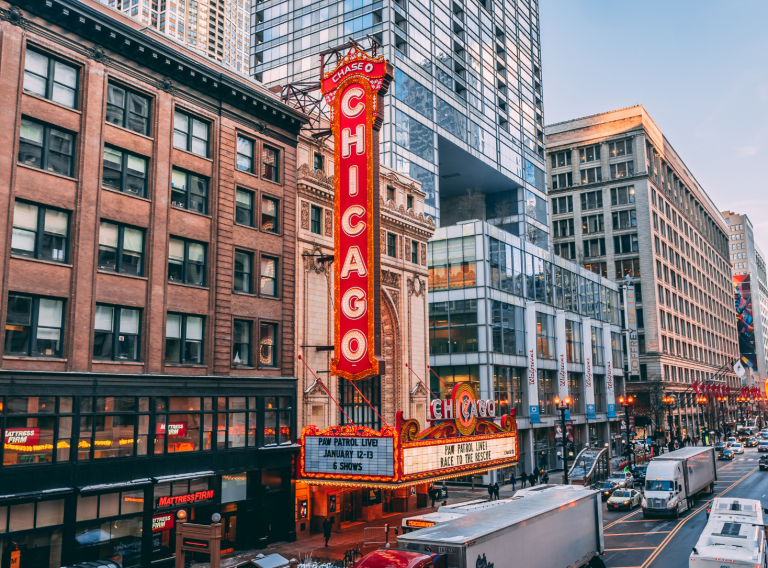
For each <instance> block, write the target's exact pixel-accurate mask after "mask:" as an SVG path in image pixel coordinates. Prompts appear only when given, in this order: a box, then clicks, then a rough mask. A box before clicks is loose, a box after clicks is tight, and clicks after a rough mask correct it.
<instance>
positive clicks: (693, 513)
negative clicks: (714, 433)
mask: <svg viewBox="0 0 768 568" xmlns="http://www.w3.org/2000/svg"><path fill="white" fill-rule="evenodd" d="M756 471H757V468H754V469H753V470H752V471H750V472H748V473H746V474H745V475H744V476H743V477H742V478H741V479H739V480H738V481H734V482H733V484H731V485H730V486H729V487H728V488H727V489H725V490H724V491H723V493H727V492H728V491H730V490H731V489H733V488H734V487H736V486H737V485H738V484H739V483H741V482H742V481H744V480H745V479H746V478H747V477H749V476H750V475H752V474H753V473H754V472H756ZM723 493H721V495H722V494H723ZM711 502H712V499H709V500H707V501H705V502H704V503H703V504H702V505H701V507H699V508H698V509H692V510H691V513H690V514H689V515H688V516H687V517H685V518H684V519H681V521H680V522H679V523H678V524H677V526H676V527H675V528H674V529H673V530H672V531H670V533H669V535H667V537H666V538H665V539H664V540H663V541H662V543H661V544H660V545H659V546H658V547H657V548H656V550H655V551H654V552H653V554H651V555H650V556H649V557H648V560H646V561H645V562H643V565H642V567H641V568H648V566H650V565H651V562H653V561H654V560H655V559H656V558H658V556H659V553H660V552H661V551H662V550H664V547H666V546H667V544H669V541H671V540H672V538H673V537H674V536H675V535H676V534H677V533H678V531H679V530H680V527H682V526H683V525H684V524H685V523H687V522H688V521H689V520H691V519H692V518H693V517H695V516H696V514H697V513H699V512H701V511H702V510H703V509H705V508H706V507H707V505H708V504H709V503H711Z"/></svg>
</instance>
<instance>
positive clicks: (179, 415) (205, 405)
mask: <svg viewBox="0 0 768 568" xmlns="http://www.w3.org/2000/svg"><path fill="white" fill-rule="evenodd" d="M212 410H213V399H212V398H211V397H205V398H203V399H202V406H201V399H200V397H196V396H195V397H193V396H178V397H169V398H166V397H158V398H156V399H155V412H156V414H155V420H156V426H155V439H154V448H155V449H154V452H155V453H156V454H162V453H164V452H166V451H167V452H168V453H175V452H197V451H200V450H210V449H211V435H212V433H213V413H212Z"/></svg>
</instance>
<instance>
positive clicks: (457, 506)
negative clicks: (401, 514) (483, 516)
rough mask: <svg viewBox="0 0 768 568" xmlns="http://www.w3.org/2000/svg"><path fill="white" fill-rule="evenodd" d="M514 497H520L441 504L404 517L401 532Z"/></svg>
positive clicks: (404, 532) (490, 506)
mask: <svg viewBox="0 0 768 568" xmlns="http://www.w3.org/2000/svg"><path fill="white" fill-rule="evenodd" d="M515 499H520V497H518V496H514V497H508V498H507V499H498V500H496V501H491V500H489V499H475V500H473V501H464V502H463V503H454V504H453V505H443V506H441V507H440V508H438V509H437V511H436V512H434V513H425V514H423V515H416V516H414V517H406V518H404V519H403V522H402V529H403V534H406V533H409V532H411V531H413V530H419V529H423V528H428V527H434V526H435V525H439V524H442V523H447V522H448V521H452V520H453V519H458V518H459V517H463V516H464V515H468V514H470V513H476V512H477V511H482V510H485V509H492V508H493V507H499V506H501V505H504V504H505V503H509V502H510V501H514V500H515Z"/></svg>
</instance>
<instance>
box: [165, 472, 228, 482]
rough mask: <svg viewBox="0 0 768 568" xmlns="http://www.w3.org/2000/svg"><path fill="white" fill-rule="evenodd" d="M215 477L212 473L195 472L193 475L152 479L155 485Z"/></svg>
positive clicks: (186, 474)
mask: <svg viewBox="0 0 768 568" xmlns="http://www.w3.org/2000/svg"><path fill="white" fill-rule="evenodd" d="M212 475H216V473H215V472H213V471H196V472H194V473H182V474H180V475H161V476H160V477H153V478H152V479H153V480H154V481H155V483H166V482H168V481H182V480H184V479H194V478H196V477H210V476H212Z"/></svg>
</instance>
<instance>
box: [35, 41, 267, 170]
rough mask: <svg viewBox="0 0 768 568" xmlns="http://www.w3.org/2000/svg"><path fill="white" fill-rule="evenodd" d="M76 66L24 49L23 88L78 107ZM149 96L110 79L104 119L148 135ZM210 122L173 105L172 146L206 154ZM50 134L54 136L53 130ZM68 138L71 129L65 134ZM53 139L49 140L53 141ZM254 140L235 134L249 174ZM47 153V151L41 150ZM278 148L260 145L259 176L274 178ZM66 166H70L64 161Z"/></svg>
mask: <svg viewBox="0 0 768 568" xmlns="http://www.w3.org/2000/svg"><path fill="white" fill-rule="evenodd" d="M79 74H80V69H79V68H78V67H77V66H75V65H72V64H71V63H68V62H66V61H63V60H61V59H59V58H56V57H54V56H52V55H50V54H47V53H44V52H42V51H38V50H35V49H27V52H26V58H25V61H24V90H25V91H27V92H29V93H33V94H35V95H38V96H41V97H43V98H46V99H48V100H51V101H53V102H55V103H58V104H61V105H64V106H67V107H69V108H77V107H78V88H79V87H78V78H79ZM150 108H151V102H150V97H148V96H146V95H142V94H140V93H137V92H135V91H132V90H130V89H127V88H125V87H123V86H122V85H118V84H116V83H114V82H112V81H110V82H109V85H108V87H107V112H106V121H107V122H109V123H111V124H114V125H116V126H119V127H121V128H126V129H128V130H131V131H133V132H136V133H138V134H142V135H144V136H150V135H151V132H150V124H151V121H150ZM210 131H211V123H210V122H209V121H206V120H203V119H201V118H198V117H196V116H193V115H191V114H189V113H186V112H182V111H179V110H176V111H175V112H174V116H173V145H174V147H176V148H180V149H182V150H185V151H188V152H191V153H193V154H197V155H199V156H203V157H205V158H207V157H210V138H211V136H210ZM27 134H30V135H31V136H32V137H31V138H29V139H31V140H33V141H39V138H40V136H39V133H35V132H28V133H27ZM53 135H54V137H57V136H58V137H60V136H61V134H60V133H59V131H57V130H55V129H54V134H53ZM65 136H69V137H71V136H72V135H71V134H65ZM58 143H59V141H56V140H54V142H53V146H55V145H56V144H58ZM255 151H256V142H255V141H254V140H253V139H249V138H246V137H244V136H240V135H238V138H237V168H238V169H240V170H243V171H247V172H250V173H255V172H256V169H255V165H254V164H255V155H254V154H255ZM45 153H46V154H48V152H45ZM49 159H50V162H51V164H50V167H51V168H54V169H51V171H56V172H57V173H63V174H64V175H71V173H64V172H63V171H62V170H64V167H63V165H62V164H60V163H57V160H59V161H61V159H60V157H57V156H51V157H49V156H47V155H46V156H45V157H41V161H42V165H41V166H40V167H43V168H44V169H48V167H49V166H48V162H49ZM278 166H279V162H278V150H276V149H275V148H270V147H268V146H263V147H262V151H261V167H260V174H259V175H260V176H261V177H262V178H263V179H266V180H269V181H273V182H275V183H279V181H280V180H279V167H278ZM69 170H71V165H70V166H69Z"/></svg>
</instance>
